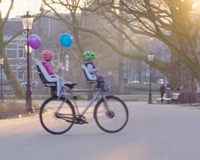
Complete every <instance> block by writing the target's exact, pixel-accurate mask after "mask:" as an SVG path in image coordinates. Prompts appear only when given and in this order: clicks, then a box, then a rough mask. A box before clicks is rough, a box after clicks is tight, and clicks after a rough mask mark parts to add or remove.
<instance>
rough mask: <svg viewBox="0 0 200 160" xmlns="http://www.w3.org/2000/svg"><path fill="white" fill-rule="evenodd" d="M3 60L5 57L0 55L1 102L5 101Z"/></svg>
mask: <svg viewBox="0 0 200 160" xmlns="http://www.w3.org/2000/svg"><path fill="white" fill-rule="evenodd" d="M3 61H4V58H3V57H0V65H1V102H4V99H3V84H2V82H3V72H2V70H3Z"/></svg>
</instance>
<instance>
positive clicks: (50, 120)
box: [40, 97, 75, 134]
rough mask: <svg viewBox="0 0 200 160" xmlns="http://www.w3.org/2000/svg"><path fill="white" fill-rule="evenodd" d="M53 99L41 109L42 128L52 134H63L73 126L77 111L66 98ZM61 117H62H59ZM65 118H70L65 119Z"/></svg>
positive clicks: (46, 102) (47, 101)
mask: <svg viewBox="0 0 200 160" xmlns="http://www.w3.org/2000/svg"><path fill="white" fill-rule="evenodd" d="M57 98H58V97H51V98H49V99H47V100H46V101H45V102H44V103H43V104H42V106H41V108H40V122H41V125H42V127H43V128H44V129H45V130H46V131H47V132H49V133H51V134H63V133H65V132H67V131H68V130H70V128H71V127H72V126H73V117H74V116H75V110H74V107H73V105H72V104H71V102H70V101H68V100H67V101H65V99H64V98H62V97H61V98H60V99H59V100H58V99H57ZM58 115H60V116H58ZM65 117H68V119H67V118H65Z"/></svg>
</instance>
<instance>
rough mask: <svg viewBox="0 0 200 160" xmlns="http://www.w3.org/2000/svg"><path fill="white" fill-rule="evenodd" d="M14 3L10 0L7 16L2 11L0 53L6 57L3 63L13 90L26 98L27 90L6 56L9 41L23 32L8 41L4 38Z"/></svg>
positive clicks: (0, 16)
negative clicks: (19, 80)
mask: <svg viewBox="0 0 200 160" xmlns="http://www.w3.org/2000/svg"><path fill="white" fill-rule="evenodd" d="M1 3H3V2H2V1H0V4H1ZM13 4H14V0H10V4H9V7H8V10H7V14H6V16H5V18H2V14H1V11H0V44H1V45H0V55H1V56H2V57H3V58H4V65H3V69H4V73H5V74H6V76H7V78H8V80H9V82H10V85H11V87H12V89H13V92H14V94H15V96H16V97H17V98H24V97H25V92H24V90H23V88H22V87H21V85H20V84H19V82H18V80H17V78H16V76H15V74H14V73H13V71H12V68H11V67H10V64H9V62H8V59H7V57H6V54H5V47H6V45H7V44H8V43H10V42H11V41H12V40H13V39H14V38H16V37H17V36H18V35H19V34H21V33H22V31H21V32H19V33H18V34H16V35H13V36H12V37H11V38H9V39H7V40H6V41H5V40H4V27H5V24H6V22H7V21H8V18H9V15H10V12H11V9H12V8H13Z"/></svg>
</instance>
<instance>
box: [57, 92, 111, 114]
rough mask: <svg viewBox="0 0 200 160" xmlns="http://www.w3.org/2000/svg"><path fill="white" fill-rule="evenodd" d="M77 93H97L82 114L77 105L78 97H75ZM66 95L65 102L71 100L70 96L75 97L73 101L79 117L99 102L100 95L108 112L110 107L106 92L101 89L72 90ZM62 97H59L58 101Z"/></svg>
mask: <svg viewBox="0 0 200 160" xmlns="http://www.w3.org/2000/svg"><path fill="white" fill-rule="evenodd" d="M77 92H96V94H95V96H94V97H93V98H92V100H91V101H90V102H89V103H88V105H87V106H86V107H85V109H84V110H83V111H82V112H81V113H80V112H79V109H78V105H77V103H76V97H75V96H74V93H77ZM66 93H67V94H66V95H64V96H65V101H66V100H69V95H71V96H73V97H72V98H73V99H72V100H73V103H74V107H75V109H76V111H77V115H78V116H83V115H84V114H85V113H86V112H87V110H88V109H89V108H90V107H91V106H92V104H93V103H94V102H95V101H96V100H97V98H98V97H99V96H100V95H101V97H102V98H103V99H104V104H105V107H106V110H108V105H107V102H106V95H104V91H102V90H101V89H71V90H67V92H66ZM61 96H62V97H63V95H61ZM61 96H60V97H61ZM60 97H58V99H59V98H60ZM59 108H60V107H59Z"/></svg>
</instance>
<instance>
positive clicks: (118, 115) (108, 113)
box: [94, 96, 129, 133]
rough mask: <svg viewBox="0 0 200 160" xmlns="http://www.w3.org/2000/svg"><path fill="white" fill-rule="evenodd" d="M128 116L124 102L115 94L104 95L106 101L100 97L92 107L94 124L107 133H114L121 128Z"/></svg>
mask: <svg viewBox="0 0 200 160" xmlns="http://www.w3.org/2000/svg"><path fill="white" fill-rule="evenodd" d="M106 104H107V107H106V106H105V105H106ZM128 117H129V113H128V108H127V106H126V104H125V103H124V101H123V100H121V99H120V98H118V97H115V96H106V103H105V102H104V99H103V98H102V99H101V100H99V101H98V102H97V104H96V106H95V109H94V119H95V121H96V124H97V125H98V127H99V128H100V129H102V130H103V131H105V132H107V133H116V132H119V131H120V130H122V129H123V128H124V127H125V126H126V124H127V122H128Z"/></svg>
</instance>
